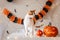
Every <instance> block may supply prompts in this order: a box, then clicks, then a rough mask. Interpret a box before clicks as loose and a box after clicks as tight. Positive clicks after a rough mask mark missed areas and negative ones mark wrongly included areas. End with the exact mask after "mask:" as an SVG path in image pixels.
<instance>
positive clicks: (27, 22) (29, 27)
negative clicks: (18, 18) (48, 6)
mask: <svg viewBox="0 0 60 40" xmlns="http://www.w3.org/2000/svg"><path fill="white" fill-rule="evenodd" d="M34 16H35V10H30V11H29V12H28V13H27V14H26V16H25V18H24V26H25V32H26V33H25V36H28V35H29V36H30V37H32V36H33V35H34V21H33V20H32V18H33V17H34Z"/></svg>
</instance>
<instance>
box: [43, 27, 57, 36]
mask: <svg viewBox="0 0 60 40" xmlns="http://www.w3.org/2000/svg"><path fill="white" fill-rule="evenodd" d="M43 31H44V35H46V36H47V37H55V36H57V34H58V29H57V28H56V27H55V26H46V27H45V28H44V30H43Z"/></svg>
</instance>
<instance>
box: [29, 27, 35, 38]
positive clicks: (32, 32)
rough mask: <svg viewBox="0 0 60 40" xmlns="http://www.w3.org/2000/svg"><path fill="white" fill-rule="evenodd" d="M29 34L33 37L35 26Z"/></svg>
mask: <svg viewBox="0 0 60 40" xmlns="http://www.w3.org/2000/svg"><path fill="white" fill-rule="evenodd" d="M29 36H30V37H31V38H32V37H33V36H34V29H33V27H31V28H30V32H29Z"/></svg>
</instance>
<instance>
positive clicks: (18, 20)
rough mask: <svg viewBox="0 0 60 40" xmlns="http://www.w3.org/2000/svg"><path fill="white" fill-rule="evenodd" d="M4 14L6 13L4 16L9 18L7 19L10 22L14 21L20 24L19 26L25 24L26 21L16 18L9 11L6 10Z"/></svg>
mask: <svg viewBox="0 0 60 40" xmlns="http://www.w3.org/2000/svg"><path fill="white" fill-rule="evenodd" d="M3 13H4V15H6V16H7V18H9V20H10V21H12V22H14V23H18V24H23V20H24V19H21V18H18V17H15V16H14V15H13V14H12V13H11V12H10V11H9V10H8V9H6V8H4V9H3Z"/></svg>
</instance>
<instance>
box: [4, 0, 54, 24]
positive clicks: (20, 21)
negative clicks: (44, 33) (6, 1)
mask: <svg viewBox="0 0 60 40" xmlns="http://www.w3.org/2000/svg"><path fill="white" fill-rule="evenodd" d="M53 1H54V0H48V1H47V2H46V4H45V6H44V7H43V9H42V10H41V11H40V12H38V14H37V15H35V16H34V18H33V20H34V22H36V21H37V20H39V19H42V18H43V17H44V16H45V15H46V13H47V12H48V11H49V10H50V9H51V6H52V3H53ZM3 13H4V14H5V15H6V16H7V17H8V18H9V20H10V21H12V22H14V23H18V24H23V20H24V19H22V18H18V17H15V16H14V15H13V14H12V13H11V12H10V11H9V10H8V9H6V8H4V10H3Z"/></svg>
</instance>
